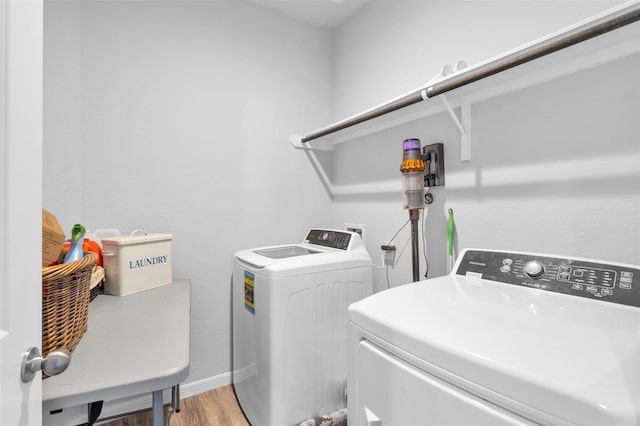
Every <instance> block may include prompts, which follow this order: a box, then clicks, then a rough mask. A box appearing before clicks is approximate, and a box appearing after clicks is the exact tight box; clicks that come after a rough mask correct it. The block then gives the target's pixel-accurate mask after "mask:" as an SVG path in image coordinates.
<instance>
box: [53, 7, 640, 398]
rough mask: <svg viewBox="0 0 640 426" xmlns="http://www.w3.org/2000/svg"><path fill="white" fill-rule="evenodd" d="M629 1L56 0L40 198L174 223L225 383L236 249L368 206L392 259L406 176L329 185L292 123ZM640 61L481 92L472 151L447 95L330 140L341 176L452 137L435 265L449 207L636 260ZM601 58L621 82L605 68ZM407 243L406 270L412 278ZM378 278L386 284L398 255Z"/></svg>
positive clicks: (337, 223)
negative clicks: (374, 127)
mask: <svg viewBox="0 0 640 426" xmlns="http://www.w3.org/2000/svg"><path fill="white" fill-rule="evenodd" d="M615 3H616V2H604V3H603V2H576V1H568V2H413V1H412V2H409V1H407V2H371V3H370V4H368V5H366V6H365V7H364V8H363V9H362V11H361V12H360V14H359V15H357V16H356V17H354V18H353V19H352V20H350V21H348V22H346V23H345V24H343V26H341V27H340V28H339V29H337V30H336V31H334V32H329V31H323V30H318V29H314V28H311V27H308V26H306V25H303V24H299V23H295V22H293V21H291V20H289V19H286V18H282V17H279V16H276V15H274V14H272V13H270V12H268V11H266V10H263V9H261V8H259V7H257V6H255V5H251V4H248V3H245V2H238V1H233V2H231V1H223V2H219V1H213V2H202V1H194V2H188V1H177V2H146V1H141V2H116V1H114V2H101V1H88V2H60V1H47V2H46V3H45V99H44V130H45V134H44V144H45V145H44V155H45V165H44V180H45V181H44V199H43V206H44V208H46V209H48V210H50V211H52V212H54V213H55V214H56V215H57V217H58V219H59V220H60V222H61V223H62V225H63V227H64V229H65V230H67V229H70V228H71V226H72V225H73V224H74V223H76V222H81V223H84V224H85V225H86V226H87V227H88V228H90V229H97V228H111V227H115V228H118V229H120V230H121V231H122V232H123V233H128V232H130V231H131V230H133V229H134V228H138V227H141V228H145V229H146V230H148V231H150V232H170V233H172V234H173V235H174V245H173V248H174V263H173V267H174V273H175V275H177V276H182V277H190V278H191V279H192V283H193V306H192V326H193V331H192V348H191V349H192V350H191V354H192V364H191V375H190V377H189V379H188V383H192V384H194V383H195V384H198V383H203V382H204V383H208V384H209V385H217V384H224V383H225V381H226V382H228V380H229V375H228V373H229V371H230V330H231V328H230V321H229V320H230V318H229V303H230V294H229V286H230V283H229V280H230V275H231V270H232V254H233V252H234V251H236V250H238V249H242V248H247V247H253V246H259V245H264V244H278V243H289V242H292V241H298V240H300V239H301V238H302V234H303V233H304V231H305V230H306V229H307V228H309V227H311V226H332V227H342V224H343V223H344V222H356V223H364V224H365V225H366V232H367V237H366V238H367V247H368V248H369V250H370V252H371V254H372V256H373V257H374V259H375V262H376V264H380V262H381V261H380V257H379V256H380V254H381V253H380V251H379V244H380V242H382V241H384V240H389V239H390V238H391V236H393V234H394V233H395V232H396V231H397V229H398V228H399V227H400V226H401V225H402V224H403V223H404V222H405V221H406V212H404V211H403V210H402V205H401V200H400V194H399V193H398V194H397V195H394V194H391V195H389V194H387V195H375V194H374V195H368V196H357V195H354V196H350V197H339V198H336V199H335V200H334V202H331V201H330V200H329V198H328V196H327V194H326V192H325V190H324V188H323V186H322V184H321V182H320V179H318V177H317V175H316V173H315V171H314V169H313V167H312V165H311V163H310V162H309V160H308V158H307V156H306V155H305V153H304V152H301V151H297V150H294V149H292V148H291V146H290V145H289V143H288V137H289V134H290V133H304V132H305V131H311V130H314V129H316V128H319V127H321V126H323V125H326V124H328V123H330V122H331V121H333V120H337V119H341V118H344V117H346V116H348V115H351V114H354V113H357V112H359V111H362V110H364V109H367V108H370V107H372V106H374V105H376V104H378V103H380V102H383V101H385V100H387V99H390V98H392V97H395V96H397V95H399V94H402V93H404V92H406V91H409V90H411V89H413V88H415V87H418V86H419V85H421V84H423V83H425V82H426V81H427V80H429V79H430V78H431V77H432V76H433V75H435V74H436V73H438V72H439V70H440V67H441V66H442V65H444V64H453V63H454V62H455V61H457V60H460V59H464V60H466V61H467V62H468V63H469V64H470V65H471V64H474V63H476V62H478V61H481V60H484V59H487V58H488V57H491V56H494V55H497V54H499V53H501V52H503V51H505V50H508V49H511V48H514V47H516V46H518V45H520V44H523V43H525V42H528V41H531V40H532V39H534V38H537V37H540V36H543V35H545V34H547V33H549V32H551V31H554V30H557V29H559V28H561V27H563V26H565V25H568V24H571V23H573V22H575V21H577V20H579V19H583V18H585V17H587V16H590V15H592V14H593V13H596V12H598V11H601V10H604V9H606V8H607V7H610V6H612V5H613V4H615ZM639 68H640V65H639V60H638V58H630V59H628V60H625V61H624V62H623V63H620V64H612V65H608V66H605V67H602V68H597V69H593V70H587V71H584V72H581V73H579V74H576V75H573V76H570V77H567V78H564V79H561V80H557V81H553V82H550V83H547V84H544V85H542V86H541V87H539V88H536V89H526V90H521V91H519V92H517V93H513V94H510V95H505V96H501V97H499V98H495V99H492V100H489V101H485V102H481V103H478V104H474V105H473V107H472V113H473V152H472V161H471V162H470V163H461V162H460V161H459V134H458V132H457V130H456V129H455V127H454V126H453V124H452V122H451V120H450V119H449V117H448V116H447V115H445V114H438V115H436V116H433V117H430V118H427V119H423V120H419V121H417V122H413V123H410V124H407V125H405V126H402V127H400V128H394V129H388V130H385V131H381V132H379V133H377V134H374V135H370V136H368V137H366V138H362V139H358V140H354V141H351V142H345V143H342V144H339V145H336V150H335V152H334V153H333V154H332V156H331V157H330V158H326V156H325V157H323V158H324V159H325V161H327V163H328V168H329V169H330V170H331V169H333V171H332V179H333V181H334V183H336V184H351V183H354V182H355V183H358V182H361V183H371V182H376V181H393V180H397V181H398V182H399V180H400V176H399V171H398V169H399V164H400V161H401V148H400V146H401V145H400V144H401V141H402V140H403V139H404V138H406V137H419V138H421V139H422V141H423V143H431V142H435V141H440V142H444V143H445V144H446V148H445V149H446V160H447V163H446V170H447V177H446V179H447V186H446V187H445V188H436V189H434V191H433V193H434V195H435V200H436V201H435V203H434V204H433V205H432V206H431V208H430V209H429V211H428V216H427V218H426V227H425V229H426V233H425V234H426V236H427V253H428V258H429V266H430V276H436V275H441V274H443V273H444V272H445V265H446V257H445V250H446V210H447V209H448V208H453V209H454V211H455V218H456V226H457V235H456V238H457V239H456V245H457V247H458V248H463V247H471V246H475V247H492V248H504V249H518V250H532V251H542V252H554V253H560V254H562V253H565V254H570V255H577V256H587V257H595V258H603V259H610V260H617V261H622V262H633V263H638V262H639V260H638V259H639V258H640V247H639V243H638V241H640V231H638V228H639V227H637V226H634V225H635V224H636V223H637V222H638V220H639V219H640V218H639V215H640V195H639V192H640V191H638V189H637V186H636V185H635V183H636V182H637V181H638V177H640V176H639V175H638V168H637V167H632V165H634V164H638V160H639V159H640V158H639V153H638V147H639V146H640V144H638V140H637V135H636V134H635V133H634V132H633V130H634V129H633V125H634V115H633V114H634V112H637V111H638V110H639V107H640V102H639V100H638V99H639V97H640V94H639V92H638V88H637V85H633V84H632V79H633V76H635V75H639V71H640V69H639ZM605 77H607V79H608V81H611V85H610V86H607V87H597V86H599V82H601V81H603V79H604V78H605ZM594 87H595V88H596V91H595V92H591V91H590V90H591V89H592V88H594ZM594 97H597V98H595V99H597V101H596V100H594ZM585 170H589V172H585ZM591 172H593V173H591ZM407 237H408V232H407V230H406V229H405V230H403V231H402V232H401V233H400V235H399V237H398V244H400V245H402V244H403V243H404V241H406V239H407ZM408 258H409V255H408V249H407V251H406V252H405V253H404V254H403V255H402V258H401V260H400V263H399V265H398V267H397V268H396V269H395V270H392V271H390V274H389V275H390V282H391V285H399V284H402V283H405V282H407V281H409V279H410V268H409V259H408ZM424 270H425V267H424V262H423V265H422V271H423V272H424ZM375 280H376V283H375V284H376V287H377V288H378V289H381V288H384V287H385V286H386V277H385V273H384V270H377V271H376V275H375ZM203 386H205V387H206V386H207V385H206V384H205V385H203Z"/></svg>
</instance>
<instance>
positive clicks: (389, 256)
mask: <svg viewBox="0 0 640 426" xmlns="http://www.w3.org/2000/svg"><path fill="white" fill-rule="evenodd" d="M380 248H381V249H382V251H384V264H385V265H387V266H391V267H393V265H394V262H395V260H396V246H394V245H393V244H391V243H390V242H389V241H386V242H384V243H382V245H381V246H380Z"/></svg>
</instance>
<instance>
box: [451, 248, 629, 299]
mask: <svg viewBox="0 0 640 426" xmlns="http://www.w3.org/2000/svg"><path fill="white" fill-rule="evenodd" d="M456 274H457V275H467V274H471V275H474V276H478V274H479V275H481V277H482V279H486V280H491V281H498V282H501V283H506V284H514V285H519V286H524V287H532V288H537V289H541V290H547V291H553V292H556V293H564V294H570V295H573V296H580V297H587V298H590V299H598V300H603V301H607V302H613V303H621V304H624V305H630V306H636V307H640V267H639V266H625V265H621V264H614V263H600V262H597V261H590V260H582V259H577V258H569V257H553V256H543V255H535V254H528V253H518V252H498V251H484V250H467V251H465V252H464V256H463V258H462V260H461V261H460V262H459V264H458V268H457V270H456Z"/></svg>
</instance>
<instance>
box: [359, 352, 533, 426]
mask: <svg viewBox="0 0 640 426" xmlns="http://www.w3.org/2000/svg"><path fill="white" fill-rule="evenodd" d="M355 365H356V372H355V375H354V376H352V377H355V380H354V382H355V383H351V382H350V383H349V385H348V388H347V389H348V390H349V398H348V403H349V409H348V413H349V419H348V422H347V423H348V424H349V425H357V426H360V425H367V426H385V425H389V426H391V425H474V426H483V425H486V426H503V425H512V426H513V425H535V424H536V423H533V422H531V421H529V420H527V419H525V418H524V417H520V416H518V415H516V414H514V413H512V412H509V411H506V410H504V409H502V408H500V407H498V406H497V405H494V404H491V403H489V402H487V401H486V400H483V399H480V398H478V397H476V396H475V395H473V394H471V393H468V392H466V391H464V390H462V389H460V388H458V387H455V386H453V385H451V384H450V383H447V382H445V381H443V380H440V379H439V378H437V377H435V376H433V375H430V374H428V373H426V372H425V371H422V370H420V369H418V368H416V367H414V366H413V365H411V364H408V363H406V362H404V361H403V360H401V359H399V358H397V357H395V356H394V355H392V354H390V353H388V352H386V351H385V350H383V349H381V348H380V347H378V346H376V345H374V344H372V343H371V342H369V341H367V340H362V341H360V342H359V343H358V345H357V348H356V362H355ZM352 391H354V392H352Z"/></svg>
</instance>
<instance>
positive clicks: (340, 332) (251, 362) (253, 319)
mask: <svg viewBox="0 0 640 426" xmlns="http://www.w3.org/2000/svg"><path fill="white" fill-rule="evenodd" d="M372 287H373V282H372V261H371V257H370V256H369V254H368V253H367V251H366V249H365V247H364V244H363V243H362V240H361V238H360V236H359V235H358V234H356V233H354V232H346V231H337V230H328V229H311V230H310V231H309V232H308V234H307V236H306V238H305V239H304V241H303V242H302V243H299V244H289V245H279V246H269V247H261V248H255V249H249V250H243V251H239V252H237V253H236V254H235V260H234V269H233V296H232V300H233V307H232V311H233V384H234V388H235V391H236V395H237V398H238V402H239V403H240V406H241V407H242V409H243V411H244V413H245V416H246V417H247V419H248V420H249V421H250V422H251V424H252V425H253V426H262V425H271V426H289V425H294V424H298V423H300V422H302V421H304V420H306V419H308V418H311V417H313V416H317V415H323V414H327V413H330V412H334V411H336V410H339V409H341V408H345V407H346V398H345V387H346V381H347V308H348V306H349V304H351V303H352V302H355V301H357V300H360V299H362V298H364V297H366V296H368V295H370V294H372Z"/></svg>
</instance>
